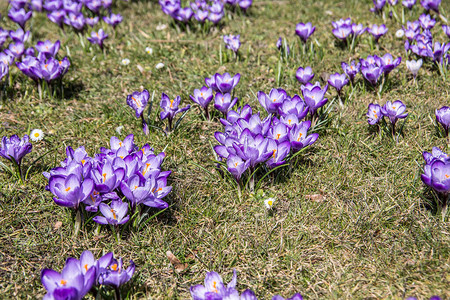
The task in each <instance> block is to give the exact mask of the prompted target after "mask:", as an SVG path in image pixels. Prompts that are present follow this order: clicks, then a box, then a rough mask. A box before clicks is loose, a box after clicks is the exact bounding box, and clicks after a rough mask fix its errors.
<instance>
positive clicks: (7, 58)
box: [0, 51, 14, 66]
mask: <svg viewBox="0 0 450 300" xmlns="http://www.w3.org/2000/svg"><path fill="white" fill-rule="evenodd" d="M13 61H14V56H13V55H11V54H10V53H9V51H4V52H0V62H2V63H4V64H5V65H8V66H10V65H11V64H12V63H13Z"/></svg>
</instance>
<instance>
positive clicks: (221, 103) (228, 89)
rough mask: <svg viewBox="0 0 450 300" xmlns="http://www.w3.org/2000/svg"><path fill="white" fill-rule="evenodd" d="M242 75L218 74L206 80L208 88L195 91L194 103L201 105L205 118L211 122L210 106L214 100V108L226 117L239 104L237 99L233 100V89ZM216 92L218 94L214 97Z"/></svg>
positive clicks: (192, 97)
mask: <svg viewBox="0 0 450 300" xmlns="http://www.w3.org/2000/svg"><path fill="white" fill-rule="evenodd" d="M240 79H241V74H239V73H237V74H236V75H234V76H231V75H230V74H229V73H224V74H223V75H222V74H219V73H216V74H214V76H211V77H210V78H208V77H207V78H205V83H206V85H207V86H204V87H202V88H201V89H196V90H194V95H191V96H190V97H191V99H192V101H194V102H195V103H197V104H198V105H200V106H201V107H202V108H203V109H204V111H205V116H206V118H207V119H208V120H209V119H210V114H209V109H208V105H209V103H210V102H211V101H212V100H213V99H214V107H215V108H216V109H217V110H218V111H220V112H222V113H223V114H224V115H226V113H227V112H228V111H229V110H231V109H232V108H233V106H234V105H235V104H236V102H237V100H238V99H237V98H233V97H232V94H233V89H234V88H235V87H236V85H237V84H238V83H239V80H240ZM213 92H215V93H216V94H215V95H214V93H213Z"/></svg>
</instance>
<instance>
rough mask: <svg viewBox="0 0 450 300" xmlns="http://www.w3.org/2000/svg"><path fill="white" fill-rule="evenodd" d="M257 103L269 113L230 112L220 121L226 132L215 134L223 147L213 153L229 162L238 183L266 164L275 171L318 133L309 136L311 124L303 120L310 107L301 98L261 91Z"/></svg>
mask: <svg viewBox="0 0 450 300" xmlns="http://www.w3.org/2000/svg"><path fill="white" fill-rule="evenodd" d="M258 100H259V102H260V103H261V105H262V106H263V107H264V109H265V110H266V111H267V112H268V113H269V116H268V117H266V118H265V119H261V117H260V113H259V112H258V113H253V110H252V108H251V107H250V106H249V105H245V106H244V107H242V108H239V109H238V110H236V111H234V110H232V111H229V112H228V114H227V118H226V119H221V120H220V121H221V123H222V124H223V125H224V126H225V128H224V132H216V133H215V134H214V136H215V138H216V139H217V141H218V142H219V143H220V145H218V146H215V147H214V150H215V151H216V153H217V154H218V156H219V157H220V158H221V159H226V165H227V169H228V171H229V172H230V173H231V174H232V175H233V176H234V178H235V179H236V181H237V182H238V183H239V182H240V179H241V177H242V175H243V174H244V173H245V172H246V170H249V174H253V172H254V171H255V170H256V169H257V168H259V167H260V166H263V165H266V166H267V167H268V168H270V169H273V168H275V167H277V166H280V165H283V164H285V163H286V159H287V157H288V155H289V154H295V153H296V152H298V151H299V150H301V149H303V148H305V147H307V146H309V145H312V144H313V143H314V142H315V141H316V140H317V138H318V134H317V133H313V134H310V135H308V130H309V128H310V127H311V121H302V119H304V118H305V117H306V115H307V114H308V110H309V109H308V107H307V104H306V103H305V102H304V101H303V99H301V98H300V97H299V96H298V95H295V96H293V97H290V96H289V95H287V93H286V91H284V90H282V89H272V90H271V92H270V93H269V94H266V93H264V92H262V91H260V92H258Z"/></svg>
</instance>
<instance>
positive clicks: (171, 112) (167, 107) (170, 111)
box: [159, 93, 191, 131]
mask: <svg viewBox="0 0 450 300" xmlns="http://www.w3.org/2000/svg"><path fill="white" fill-rule="evenodd" d="M180 102H181V98H180V96H176V97H175V98H174V99H173V100H171V99H170V98H169V96H167V95H166V94H164V93H162V95H161V102H160V104H159V106H160V107H161V108H162V109H163V111H162V112H161V113H160V115H159V116H160V118H161V120H164V119H166V118H167V120H168V122H169V131H171V130H172V121H173V118H174V117H175V116H176V115H177V114H179V113H182V112H185V111H187V110H188V109H190V108H191V106H190V105H187V106H186V107H183V108H178V106H179V105H180Z"/></svg>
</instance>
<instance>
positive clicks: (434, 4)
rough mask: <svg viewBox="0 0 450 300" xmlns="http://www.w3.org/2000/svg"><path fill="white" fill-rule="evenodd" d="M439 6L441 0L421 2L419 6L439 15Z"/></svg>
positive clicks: (422, 0) (423, 0)
mask: <svg viewBox="0 0 450 300" xmlns="http://www.w3.org/2000/svg"><path fill="white" fill-rule="evenodd" d="M440 4H441V0H421V1H420V5H422V6H423V8H425V9H426V10H434V11H435V12H437V13H439V5H440Z"/></svg>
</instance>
